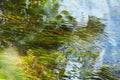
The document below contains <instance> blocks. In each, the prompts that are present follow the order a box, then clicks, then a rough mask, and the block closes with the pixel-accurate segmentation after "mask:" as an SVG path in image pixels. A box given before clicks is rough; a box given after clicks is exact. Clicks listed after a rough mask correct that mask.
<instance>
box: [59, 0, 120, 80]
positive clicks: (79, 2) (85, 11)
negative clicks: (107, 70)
mask: <svg viewBox="0 0 120 80" xmlns="http://www.w3.org/2000/svg"><path fill="white" fill-rule="evenodd" d="M60 3H61V7H60V9H59V11H61V10H67V11H69V12H70V13H71V15H72V16H74V17H75V18H76V20H77V21H78V22H79V24H80V25H86V24H87V21H88V15H91V16H96V17H98V18H101V19H104V20H105V21H104V22H103V23H104V24H106V28H105V32H106V33H107V34H106V36H107V38H104V37H103V36H101V37H99V39H98V40H97V41H98V42H99V43H100V44H101V45H102V46H101V45H97V46H99V47H101V52H100V54H99V57H98V58H97V60H96V61H95V63H94V69H98V68H99V67H100V66H102V65H110V64H114V65H120V10H119V8H120V0H63V2H60ZM83 16H84V18H83ZM99 43H98V44H99ZM81 45H82V46H81ZM83 45H87V46H86V47H89V48H90V47H92V45H91V44H88V43H84V42H81V41H75V42H74V43H72V44H70V43H69V44H68V43H65V45H63V46H64V48H65V46H68V47H69V48H73V47H74V48H73V49H74V50H75V51H76V52H80V50H81V49H80V47H83ZM86 47H84V48H86ZM90 49H91V48H90ZM64 51H67V49H65V50H64ZM93 51H94V49H93ZM78 57H79V55H77V56H75V55H72V54H71V55H69V56H68V57H67V59H68V63H67V65H66V69H65V70H66V72H65V75H67V76H74V77H69V78H65V80H80V78H79V77H80V76H81V75H82V74H84V71H83V72H81V71H80V68H81V65H83V64H85V63H81V62H80V59H79V60H78ZM91 62H92V61H91ZM76 67H77V68H76ZM75 68H76V69H75ZM74 69H75V71H73V72H71V73H69V71H71V70H74ZM85 69H87V67H86V68H85ZM80 74H81V75H80ZM82 79H83V78H82ZM82 79H81V80H82Z"/></svg>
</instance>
